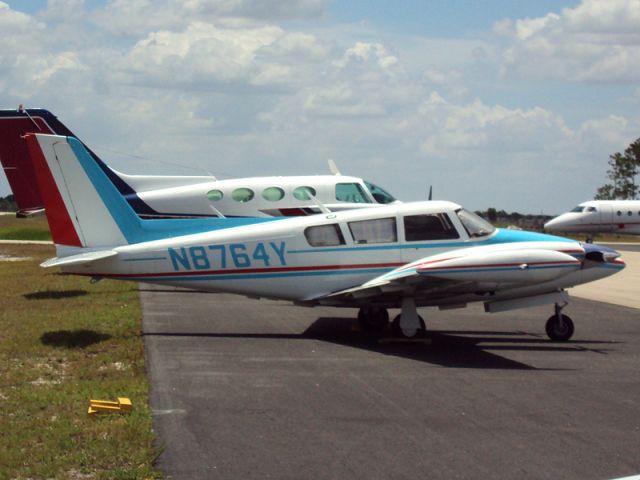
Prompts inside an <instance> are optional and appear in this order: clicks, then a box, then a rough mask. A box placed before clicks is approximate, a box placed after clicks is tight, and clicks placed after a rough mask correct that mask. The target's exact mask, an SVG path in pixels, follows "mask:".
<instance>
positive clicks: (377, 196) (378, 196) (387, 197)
mask: <svg viewBox="0 0 640 480" xmlns="http://www.w3.org/2000/svg"><path fill="white" fill-rule="evenodd" d="M364 184H365V185H366V186H367V188H368V189H369V191H370V192H371V196H372V197H373V198H374V200H375V201H376V202H377V203H383V204H386V203H393V202H395V201H396V199H395V198H393V196H392V195H391V194H390V193H389V192H386V191H385V190H383V189H382V188H380V187H379V186H377V185H374V184H373V183H371V182H367V181H366V180H365V181H364Z"/></svg>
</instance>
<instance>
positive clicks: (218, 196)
mask: <svg viewBox="0 0 640 480" xmlns="http://www.w3.org/2000/svg"><path fill="white" fill-rule="evenodd" d="M222 197H224V193H222V190H209V191H208V192H207V198H208V199H209V200H211V201H212V202H217V201H219V200H222Z"/></svg>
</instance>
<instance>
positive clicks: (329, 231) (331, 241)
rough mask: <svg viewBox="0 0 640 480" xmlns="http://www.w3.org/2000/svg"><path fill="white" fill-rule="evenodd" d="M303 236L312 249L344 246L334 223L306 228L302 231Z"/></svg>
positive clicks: (342, 238)
mask: <svg viewBox="0 0 640 480" xmlns="http://www.w3.org/2000/svg"><path fill="white" fill-rule="evenodd" d="M304 236H305V237H306V238H307V242H309V245H311V246H312V247H331V246H335V245H344V244H345V241H344V237H343V236H342V232H341V231H340V227H339V226H338V224H336V223H334V224H331V225H316V226H313V227H308V228H306V229H305V231H304Z"/></svg>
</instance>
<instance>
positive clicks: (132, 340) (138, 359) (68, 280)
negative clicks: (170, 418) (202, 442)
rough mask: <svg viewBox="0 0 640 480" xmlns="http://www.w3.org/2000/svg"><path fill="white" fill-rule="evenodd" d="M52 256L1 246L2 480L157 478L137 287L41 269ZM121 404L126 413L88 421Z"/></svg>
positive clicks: (40, 248)
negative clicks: (129, 406)
mask: <svg viewBox="0 0 640 480" xmlns="http://www.w3.org/2000/svg"><path fill="white" fill-rule="evenodd" d="M32 220H33V219H28V220H27V221H28V222H31V221H32ZM18 221H20V222H22V221H24V220H18ZM38 221H40V220H36V222H38ZM36 222H34V223H36ZM7 256H9V257H22V258H23V259H22V260H18V261H6V259H7ZM52 256H54V248H53V247H52V246H48V245H7V244H4V245H3V244H0V305H1V310H0V411H1V413H0V432H1V434H0V479H27V478H43V479H44V478H59V479H80V478H81V479H94V478H95V479H102V478H104V479H137V478H158V477H159V476H160V475H159V474H158V472H156V471H155V470H154V468H153V466H152V462H153V459H154V458H155V456H156V454H157V452H156V451H154V447H153V433H152V423H151V412H150V410H149V407H148V383H147V378H146V375H145V371H144V352H143V342H142V338H141V335H140V319H141V311H140V304H139V299H138V291H137V285H136V284H133V283H117V282H114V281H102V282H99V283H97V284H90V283H89V281H88V279H86V278H81V277H72V276H63V275H59V274H57V273H56V271H55V269H53V270H45V269H42V268H40V267H39V266H38V265H39V263H40V262H41V261H42V260H44V259H45V258H49V257H52ZM3 257H4V258H3ZM25 257H27V258H26V259H25ZM118 396H124V397H129V398H131V400H132V401H133V406H134V409H133V412H132V414H130V415H128V416H119V415H117V416H109V417H102V418H97V419H91V418H89V417H88V416H87V408H88V403H89V399H91V398H97V399H104V400H109V399H114V400H115V398H116V397H118Z"/></svg>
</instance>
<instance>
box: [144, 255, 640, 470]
mask: <svg viewBox="0 0 640 480" xmlns="http://www.w3.org/2000/svg"><path fill="white" fill-rule="evenodd" d="M627 261H628V260H627ZM638 267H640V265H638ZM631 268H632V269H633V268H637V267H635V266H633V265H631ZM636 296H637V293H636ZM141 298H142V304H143V312H144V323H143V330H144V335H145V345H146V350H147V362H148V369H149V373H150V378H151V384H152V387H151V405H152V408H153V410H154V422H155V428H156V431H157V433H158V437H159V442H160V446H161V447H162V448H163V452H162V454H161V455H160V458H159V466H160V468H161V469H163V470H164V471H165V472H166V473H168V474H169V475H171V476H172V477H173V478H176V479H189V478H243V479H252V478H292V479H293V478H296V479H297V478H314V479H316V478H319V479H322V478H327V479H328V478H332V479H333V478H363V479H364V478H366V479H375V478H380V479H388V478H411V479H414V478H430V479H440V478H442V479H444V478H446V479H450V478H462V479H466V478H469V479H471V478H473V479H476V478H518V479H522V478H532V479H539V478H562V479H572V478H575V479H609V478H615V477H623V476H627V475H633V474H638V473H640V370H639V368H638V367H639V365H640V310H637V309H632V308H627V307H623V306H618V305H610V304H605V303H601V302H595V301H589V300H583V299H575V300H574V301H573V302H572V304H571V305H570V306H569V307H567V309H566V313H568V314H569V315H570V316H572V317H573V319H574V321H575V323H576V334H575V336H574V340H573V341H571V342H569V343H552V342H549V341H548V340H547V339H546V336H545V334H544V322H545V320H546V318H547V317H548V316H549V315H550V313H551V308H550V307H540V308H534V309H526V310H521V311H516V312H506V313H500V314H494V315H489V314H484V313H483V312H482V310H481V306H477V305H476V306H472V307H470V308H469V309H466V310H453V311H447V312H439V311H437V310H435V309H423V310H422V314H423V315H424V316H425V318H426V320H427V324H428V327H429V328H430V329H431V330H432V333H431V337H432V344H431V345H423V344H393V343H392V344H379V343H378V342H377V341H376V340H375V339H372V338H367V337H365V336H363V335H362V334H359V333H357V332H354V331H352V326H353V325H354V323H355V322H354V321H353V320H352V319H351V318H350V316H351V315H352V314H354V313H355V311H350V310H338V309H330V308H318V309H305V308H300V307H294V306H291V305H289V304H286V303H281V302H274V301H265V300H261V301H257V300H248V299H245V298H242V297H238V296H232V295H223V294H203V293H191V292H184V291H171V290H169V291H165V290H164V289H154V288H152V287H149V286H148V285H141Z"/></svg>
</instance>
